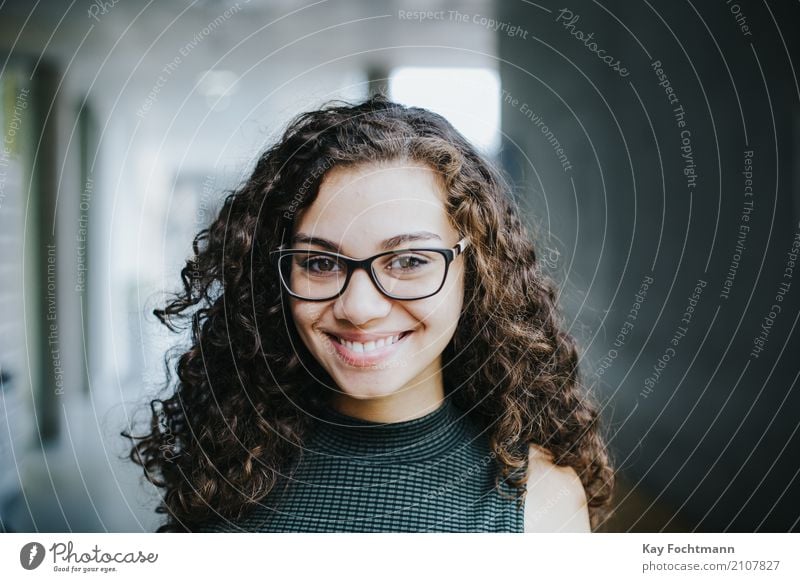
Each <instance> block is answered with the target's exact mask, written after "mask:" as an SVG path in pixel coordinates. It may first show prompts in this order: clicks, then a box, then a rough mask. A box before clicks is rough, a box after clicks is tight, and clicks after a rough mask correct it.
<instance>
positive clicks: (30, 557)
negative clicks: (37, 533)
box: [19, 542, 44, 570]
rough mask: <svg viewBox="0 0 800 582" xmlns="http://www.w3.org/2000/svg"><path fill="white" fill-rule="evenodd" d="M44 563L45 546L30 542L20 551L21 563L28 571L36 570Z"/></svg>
mask: <svg viewBox="0 0 800 582" xmlns="http://www.w3.org/2000/svg"><path fill="white" fill-rule="evenodd" d="M43 561H44V546H43V545H42V544H40V543H39V542H28V543H27V544H25V545H24V546H22V549H21V550H20V551H19V563H20V564H22V567H23V568H25V569H26V570H35V569H36V568H38V567H39V566H40V565H41V564H42V562H43Z"/></svg>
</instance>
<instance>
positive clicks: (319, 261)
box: [279, 251, 347, 299]
mask: <svg viewBox="0 0 800 582" xmlns="http://www.w3.org/2000/svg"><path fill="white" fill-rule="evenodd" d="M279 264H280V270H281V277H282V279H283V282H284V284H285V285H286V286H287V287H288V288H289V290H290V291H291V292H292V293H294V294H295V295H299V296H300V297H305V298H306V299H327V298H329V297H333V296H335V295H337V294H338V293H339V291H341V290H342V287H343V286H344V282H345V279H347V265H346V264H345V263H343V262H341V261H339V260H337V259H336V258H334V257H330V256H327V255H321V254H319V253H316V252H314V251H308V252H295V253H291V254H286V255H283V256H281V258H280V262H279Z"/></svg>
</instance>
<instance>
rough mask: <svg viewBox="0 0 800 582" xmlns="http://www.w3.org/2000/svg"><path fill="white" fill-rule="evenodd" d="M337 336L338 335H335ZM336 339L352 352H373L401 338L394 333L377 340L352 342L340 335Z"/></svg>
mask: <svg viewBox="0 0 800 582" xmlns="http://www.w3.org/2000/svg"><path fill="white" fill-rule="evenodd" d="M334 337H336V336H334ZM336 340H337V341H338V342H339V343H340V344H342V345H344V346H345V347H346V348H347V349H348V350H350V351H351V352H356V353H364V352H371V351H373V350H377V349H380V348H383V347H386V346H390V345H392V344H394V343H397V342H398V341H399V340H400V336H399V335H393V336H390V337H387V338H381V339H379V340H377V341H369V342H366V343H361V342H351V341H348V340H346V339H342V338H340V337H336Z"/></svg>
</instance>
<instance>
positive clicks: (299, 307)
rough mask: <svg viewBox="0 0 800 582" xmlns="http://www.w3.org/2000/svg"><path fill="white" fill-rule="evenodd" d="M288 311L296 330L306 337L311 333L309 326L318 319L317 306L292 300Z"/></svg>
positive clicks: (318, 311)
mask: <svg viewBox="0 0 800 582" xmlns="http://www.w3.org/2000/svg"><path fill="white" fill-rule="evenodd" d="M290 311H291V314H292V319H293V320H294V325H295V327H296V328H297V331H298V332H299V333H300V335H301V336H302V337H303V338H306V337H307V336H308V335H309V334H310V333H312V331H311V326H312V325H313V324H314V323H315V322H316V321H317V320H318V319H319V316H320V310H319V308H318V307H316V306H314V305H313V304H310V303H301V302H298V301H293V302H292V304H291V305H290Z"/></svg>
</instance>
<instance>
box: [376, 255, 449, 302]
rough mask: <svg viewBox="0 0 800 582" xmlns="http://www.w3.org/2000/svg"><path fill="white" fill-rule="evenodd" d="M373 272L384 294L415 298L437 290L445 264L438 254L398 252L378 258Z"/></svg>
mask: <svg viewBox="0 0 800 582" xmlns="http://www.w3.org/2000/svg"><path fill="white" fill-rule="evenodd" d="M372 270H373V272H374V273H375V278H376V279H377V280H378V282H379V283H380V284H381V287H383V289H384V291H386V292H387V293H389V294H390V295H392V296H394V297H398V298H401V299H414V298H417V297H425V296H427V295H431V294H433V293H436V292H437V291H438V290H439V288H440V287H441V286H442V283H443V282H444V277H445V274H446V272H447V263H446V261H445V258H444V256H443V255H442V254H440V253H437V252H433V251H399V252H397V253H392V254H389V255H384V256H382V257H380V258H378V259H377V260H376V261H375V262H374V263H373V264H372Z"/></svg>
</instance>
